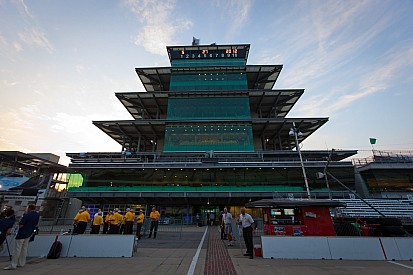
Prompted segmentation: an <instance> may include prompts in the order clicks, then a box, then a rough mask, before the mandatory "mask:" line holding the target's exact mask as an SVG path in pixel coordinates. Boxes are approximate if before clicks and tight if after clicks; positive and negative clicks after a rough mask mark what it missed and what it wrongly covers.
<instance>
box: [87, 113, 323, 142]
mask: <svg viewBox="0 0 413 275" xmlns="http://www.w3.org/2000/svg"><path fill="white" fill-rule="evenodd" d="M327 121H328V118H305V119H303V118H288V119H286V118H268V119H266V118H265V119H263V118H255V119H217V120H208V121H202V120H165V119H141V120H119V121H93V124H94V125H95V126H97V127H98V128H99V129H101V130H102V131H103V132H105V133H106V134H107V135H108V136H110V137H111V138H112V139H114V140H115V141H116V142H118V143H119V144H121V145H122V144H129V145H130V144H136V143H137V141H138V140H142V139H143V140H147V141H150V142H154V141H155V140H157V139H159V138H163V137H164V135H165V128H166V126H168V125H169V126H179V125H252V130H253V134H254V136H258V137H261V138H263V139H268V141H271V140H272V139H277V140H278V141H281V147H282V148H283V149H291V148H295V141H294V138H293V137H291V136H289V131H290V129H291V127H292V125H293V122H294V123H295V125H296V127H297V128H299V129H300V131H301V133H302V134H303V136H302V138H301V141H302V140H305V139H306V138H307V137H309V136H310V135H311V134H313V133H314V132H315V131H316V130H317V129H318V128H320V127H321V126H322V125H324V123H326V122H327Z"/></svg>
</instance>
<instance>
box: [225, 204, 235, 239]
mask: <svg viewBox="0 0 413 275" xmlns="http://www.w3.org/2000/svg"><path fill="white" fill-rule="evenodd" d="M231 222H232V215H231V213H229V212H228V209H227V208H224V214H222V223H223V227H224V232H225V234H226V235H227V240H228V246H233V245H234V244H233V243H232V227H231Z"/></svg>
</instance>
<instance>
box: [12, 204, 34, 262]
mask: <svg viewBox="0 0 413 275" xmlns="http://www.w3.org/2000/svg"><path fill="white" fill-rule="evenodd" d="M35 209H36V206H35V205H34V204H29V206H28V207H27V213H26V214H25V215H24V216H23V217H22V219H21V220H20V222H19V232H17V235H16V239H15V242H14V252H13V258H12V261H11V264H10V265H9V266H6V267H5V268H4V270H11V269H16V268H17V267H23V266H24V265H25V264H26V255H27V247H28V246H29V240H30V237H31V236H32V235H33V233H34V230H35V229H36V226H37V224H38V223H39V213H37V212H36V211H35Z"/></svg>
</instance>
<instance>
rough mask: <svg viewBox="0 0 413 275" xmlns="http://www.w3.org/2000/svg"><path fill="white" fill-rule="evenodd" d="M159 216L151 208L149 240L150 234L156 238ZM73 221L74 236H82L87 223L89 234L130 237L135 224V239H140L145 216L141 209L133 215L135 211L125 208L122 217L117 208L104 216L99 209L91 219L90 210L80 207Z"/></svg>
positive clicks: (154, 209)
mask: <svg viewBox="0 0 413 275" xmlns="http://www.w3.org/2000/svg"><path fill="white" fill-rule="evenodd" d="M160 216H161V215H160V214H159V212H158V211H157V210H156V208H153V209H152V212H151V214H150V219H151V229H150V235H149V238H150V237H151V236H152V232H154V238H156V234H157V231H158V224H159V218H160ZM73 220H74V224H73V225H74V228H73V234H74V235H77V234H84V233H85V231H86V229H87V225H88V224H89V223H90V226H91V230H90V234H99V233H101V234H125V235H131V234H133V227H134V224H135V222H136V237H137V238H138V239H140V238H141V237H142V234H141V229H142V224H143V222H144V220H145V215H144V213H143V210H142V209H140V210H139V212H138V214H135V211H134V210H133V209H131V208H126V212H125V214H124V215H122V212H121V211H120V210H119V209H118V208H115V209H114V210H113V211H112V210H111V211H109V212H108V213H107V214H106V215H105V216H104V214H103V212H102V210H101V209H99V210H98V212H97V213H96V214H95V215H94V216H93V217H92V218H91V216H90V209H89V208H86V207H85V206H82V208H81V209H79V211H78V213H77V214H76V216H75V217H74V219H73ZM102 227H103V228H102ZM101 229H102V231H101Z"/></svg>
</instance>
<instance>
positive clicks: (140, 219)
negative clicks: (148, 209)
mask: <svg viewBox="0 0 413 275" xmlns="http://www.w3.org/2000/svg"><path fill="white" fill-rule="evenodd" d="M144 219H145V215H144V214H143V213H140V214H139V215H138V217H137V218H136V222H137V223H143V220H144Z"/></svg>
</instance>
